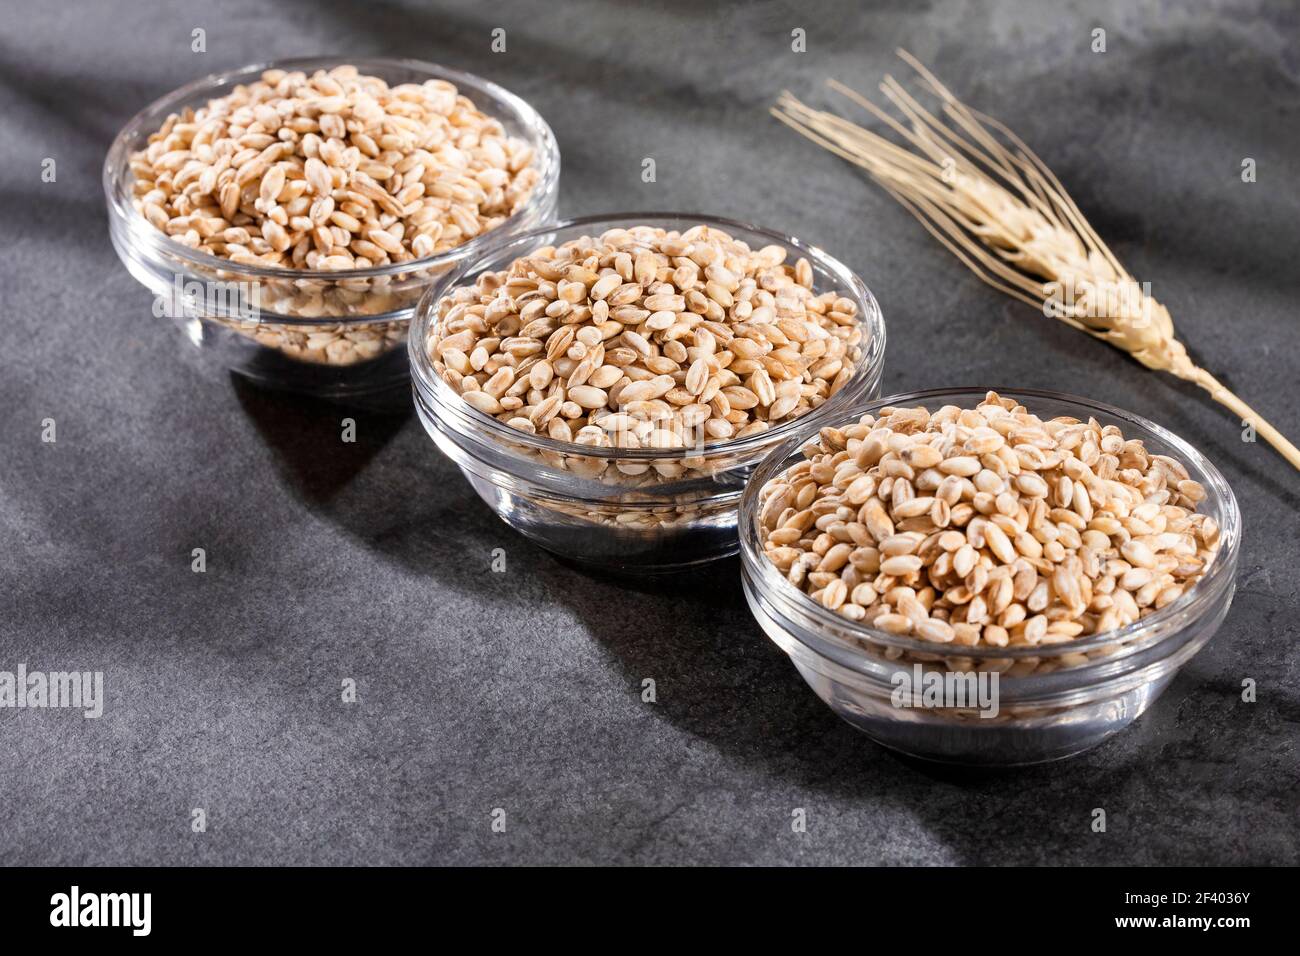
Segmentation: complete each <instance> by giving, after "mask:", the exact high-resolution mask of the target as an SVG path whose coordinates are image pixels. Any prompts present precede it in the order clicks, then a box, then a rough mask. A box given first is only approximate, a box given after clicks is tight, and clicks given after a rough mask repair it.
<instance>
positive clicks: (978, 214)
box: [772, 50, 1300, 469]
mask: <svg viewBox="0 0 1300 956" xmlns="http://www.w3.org/2000/svg"><path fill="white" fill-rule="evenodd" d="M898 55H899V56H900V57H901V58H902V59H903V60H904V61H905V62H906V63H907V64H908V65H910V66H911V67H912V68H913V69H914V70H915V71H916V72H917V74H918V76H919V77H920V79H921V83H922V85H923V86H924V87H925V88H927V89H928V90H929V91H930V93H932V94H933V95H934V96H935V97H937V98H938V100H939V101H940V104H941V110H940V112H941V113H942V117H939V116H936V115H934V113H932V112H930V111H929V110H927V109H926V108H925V107H924V106H922V105H921V103H920V102H919V101H918V100H916V99H915V98H914V97H913V96H912V95H911V94H910V93H908V92H907V91H906V90H905V89H904V88H903V86H902V85H901V84H900V83H899V82H898V81H897V80H895V79H894V78H893V77H892V76H886V77H885V79H884V81H883V82H882V83H881V84H880V90H881V92H882V93H883V94H884V95H885V97H886V98H887V99H889V101H890V102H891V103H892V104H893V105H894V107H895V108H896V109H897V110H898V112H899V113H901V114H902V119H901V120H900V119H899V118H898V117H896V116H894V115H891V114H890V113H887V112H885V111H884V110H882V109H881V108H880V107H878V106H876V105H875V104H874V103H872V102H871V101H870V100H867V99H866V98H865V97H863V96H861V95H860V94H858V93H855V92H854V91H853V90H851V89H849V88H848V87H845V86H843V85H842V84H840V83H837V82H836V81H834V80H831V81H830V82H829V85H830V87H831V88H832V89H833V90H835V91H836V92H837V93H840V94H842V95H843V96H845V97H847V98H848V99H850V100H852V101H853V102H854V103H856V104H857V105H858V106H860V107H862V108H863V109H865V110H867V111H868V112H869V113H871V114H872V115H873V116H875V117H876V118H877V119H879V120H880V121H881V122H883V123H884V124H885V125H887V126H888V127H889V128H890V129H891V130H893V131H894V132H895V133H896V134H898V136H899V137H901V138H902V139H903V140H904V141H905V143H906V145H900V144H899V143H897V142H895V141H893V140H891V139H887V138H885V137H883V136H880V135H878V134H876V133H873V132H871V131H869V130H867V129H864V128H863V127H861V126H859V125H857V124H856V123H852V122H850V121H849V120H846V119H844V118H842V117H840V116H837V115H835V114H834V113H826V112H822V111H819V110H814V109H811V108H810V107H808V106H805V105H804V104H803V103H801V102H800V101H799V100H798V99H796V98H795V97H794V96H793V95H791V94H790V93H789V92H788V91H787V92H784V93H782V94H781V97H780V99H779V101H778V103H777V105H776V107H775V108H773V109H772V114H773V115H774V116H775V117H776V118H777V119H779V120H781V122H783V123H785V124H786V125H788V126H790V127H791V128H792V129H794V130H795V131H796V132H798V133H800V134H802V135H803V136H806V137H807V138H808V139H810V140H812V141H813V142H814V143H817V144H818V145H819V146H822V147H823V148H825V149H827V150H829V151H830V152H832V153H834V154H835V155H837V156H840V157H842V158H844V159H846V160H848V161H849V162H851V163H853V164H854V165H856V166H860V167H861V168H863V169H865V170H866V171H867V172H868V173H869V174H870V175H871V177H872V178H873V179H875V180H876V182H877V183H879V184H880V185H881V186H882V187H884V189H885V190H886V191H887V192H888V193H889V194H890V195H891V196H893V197H894V198H895V199H897V200H898V201H899V202H900V203H902V204H903V206H904V207H906V208H907V210H908V211H909V212H911V213H912V214H913V215H914V216H916V218H917V219H919V220H920V221H921V224H922V225H924V226H925V228H926V229H927V230H928V231H929V232H930V234H931V235H933V236H934V237H935V238H936V239H938V240H939V241H940V242H941V243H943V244H944V246H945V247H947V248H948V250H949V251H951V252H952V253H953V255H955V256H956V257H957V258H958V259H960V260H961V261H962V263H964V264H965V265H966V266H967V268H969V269H970V270H971V271H972V272H974V273H975V274H976V275H977V276H979V278H980V279H982V280H983V281H984V282H986V283H988V284H989V285H991V286H993V287H994V288H995V289H999V290H1001V291H1003V292H1005V293H1007V294H1008V295H1012V296H1015V297H1016V298H1017V299H1020V300H1021V301H1023V302H1027V303H1028V304H1030V305H1032V306H1034V307H1035V308H1037V309H1041V310H1042V311H1043V312H1044V314H1046V315H1049V316H1053V317H1055V318H1059V319H1060V320H1061V321H1063V322H1065V323H1067V324H1069V325H1072V326H1074V327H1075V328H1077V329H1080V330H1082V331H1084V332H1087V333H1088V334H1089V335H1091V336H1093V337H1095V338H1099V339H1102V340H1103V341H1105V342H1109V343H1110V344H1111V345H1113V346H1115V347H1116V348H1120V349H1123V350H1124V351H1126V352H1128V353H1129V354H1130V355H1132V356H1133V358H1135V359H1137V361H1139V362H1141V363H1142V364H1143V365H1145V366H1146V367H1147V368H1151V369H1156V370H1158V371H1163V372H1170V373H1171V374H1173V375H1176V376H1178V377H1179V378H1181V379H1184V380H1186V381H1189V382H1193V383H1195V384H1196V385H1199V386H1200V387H1201V388H1203V389H1205V390H1206V391H1207V392H1209V393H1210V396H1211V397H1212V398H1213V399H1214V400H1215V401H1216V402H1218V403H1220V404H1221V405H1224V406H1225V407H1227V408H1229V409H1231V410H1232V411H1233V412H1234V413H1236V414H1237V415H1239V416H1241V418H1242V420H1243V421H1245V422H1248V423H1250V424H1252V425H1253V426H1254V428H1255V430H1256V432H1257V433H1258V434H1259V435H1261V436H1262V437H1263V438H1264V439H1265V440H1266V441H1267V442H1268V443H1269V444H1270V445H1272V446H1273V447H1274V448H1276V449H1277V450H1278V452H1280V453H1281V454H1282V456H1283V457H1284V458H1286V460H1287V461H1288V462H1290V463H1291V465H1292V466H1293V467H1295V468H1296V469H1300V450H1298V449H1297V448H1296V447H1295V445H1293V444H1291V442H1289V441H1288V440H1287V439H1286V438H1285V437H1284V436H1283V435H1282V434H1281V433H1280V432H1279V431H1278V430H1277V429H1276V428H1274V427H1273V426H1272V425H1270V424H1269V423H1268V422H1267V421H1265V420H1264V418H1263V417H1262V416H1260V415H1259V414H1258V413H1257V412H1256V411H1255V410H1254V409H1252V408H1251V407H1250V406H1249V405H1247V404H1246V403H1245V402H1243V401H1242V400H1241V399H1240V398H1238V397H1237V396H1236V395H1235V394H1233V393H1232V392H1231V391H1229V390H1228V389H1227V388H1225V387H1224V386H1223V384H1222V383H1220V382H1219V381H1218V380H1217V379H1216V378H1215V377H1214V376H1213V375H1211V374H1210V373H1209V372H1207V371H1206V370H1205V369H1203V368H1199V367H1198V366H1197V365H1196V364H1195V363H1193V362H1192V360H1191V359H1190V358H1189V357H1188V355H1187V350H1186V349H1185V348H1184V346H1183V344H1182V343H1181V342H1179V341H1178V339H1177V338H1176V337H1175V334H1174V325H1173V320H1172V319H1171V318H1170V316H1169V312H1168V310H1167V309H1166V308H1165V307H1164V306H1163V305H1161V304H1160V303H1159V302H1157V301H1156V300H1155V299H1154V298H1152V297H1151V296H1150V295H1149V294H1148V293H1147V291H1146V289H1145V288H1144V287H1143V286H1141V285H1139V284H1138V283H1137V281H1136V280H1135V279H1134V278H1133V277H1132V276H1131V275H1130V274H1129V273H1128V271H1127V270H1125V268H1124V267H1123V266H1122V265H1121V264H1120V263H1119V260H1117V259H1116V258H1115V256H1114V254H1113V253H1112V252H1111V251H1110V249H1109V248H1108V247H1107V246H1106V244H1105V243H1104V242H1103V241H1102V240H1101V237H1100V236H1098V235H1097V233H1096V231H1095V230H1094V229H1093V228H1092V226H1090V225H1089V224H1088V221H1087V220H1086V219H1085V218H1084V216H1083V213H1082V212H1080V211H1079V207H1078V206H1077V205H1076V204H1075V202H1074V200H1073V199H1071V198H1070V196H1069V194H1068V193H1067V192H1066V191H1065V187H1063V186H1062V185H1061V183H1060V181H1059V180H1058V179H1057V178H1056V176H1055V175H1054V174H1053V173H1052V171H1051V170H1050V169H1048V168H1047V165H1046V164H1045V163H1044V162H1043V161H1042V160H1041V159H1039V158H1038V156H1036V155H1035V154H1034V152H1033V151H1032V150H1031V149H1030V148H1029V147H1028V146H1026V145H1025V144H1024V142H1023V141H1022V140H1021V139H1020V138H1019V137H1018V136H1016V135H1015V133H1013V132H1012V131H1011V130H1009V129H1008V128H1007V127H1006V126H1004V125H1002V124H1001V123H999V122H998V121H997V120H995V119H993V118H991V117H989V116H986V115H984V114H983V113H980V112H978V111H976V110H973V109H971V108H970V107H968V106H966V105H965V104H963V103H961V102H960V101H959V100H958V99H957V98H956V97H955V96H953V94H952V92H951V91H950V90H948V88H947V87H945V86H944V85H943V84H942V83H940V82H939V80H938V79H937V78H936V77H935V76H934V74H932V73H931V72H930V71H929V70H928V69H926V67H925V66H923V65H922V64H921V63H920V62H919V61H918V60H916V58H915V57H913V56H912V55H911V54H909V53H908V52H906V51H905V50H899V51H898Z"/></svg>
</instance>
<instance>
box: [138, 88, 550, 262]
mask: <svg viewBox="0 0 1300 956" xmlns="http://www.w3.org/2000/svg"><path fill="white" fill-rule="evenodd" d="M531 163H532V149H531V147H530V146H529V145H528V144H527V143H525V142H523V141H520V140H517V139H513V138H510V137H508V136H507V135H506V133H505V131H504V129H503V128H502V126H501V123H500V122H499V121H497V120H495V119H493V118H491V117H489V116H485V115H484V114H483V113H481V112H480V111H479V110H478V109H477V108H475V106H474V104H473V103H471V102H470V101H469V100H468V99H467V98H465V97H464V96H461V95H459V94H458V93H457V90H456V87H455V86H453V85H452V84H451V83H448V82H446V81H443V80H429V81H427V82H425V83H422V84H414V83H406V84H401V85H398V86H391V87H390V86H389V85H388V84H387V83H386V82H384V81H383V80H381V79H379V78H377V77H373V76H365V75H362V74H361V73H359V72H358V71H357V69H356V67H353V66H338V67H335V68H334V69H331V70H328V71H326V70H318V71H317V72H315V73H313V74H312V75H311V76H308V75H306V74H305V73H302V72H286V71H285V70H267V71H266V72H265V73H263V74H262V78H261V80H259V81H258V82H255V83H251V84H249V85H247V86H243V85H241V86H237V87H235V88H234V90H232V91H231V92H230V93H228V94H226V95H225V96H222V97H219V98H217V99H213V100H210V101H209V102H208V104H207V105H206V106H203V107H200V108H199V109H198V110H191V109H186V110H185V111H184V112H183V113H180V114H172V115H171V116H169V117H168V118H167V120H166V121H165V122H164V123H163V125H162V128H161V129H159V130H158V131H157V132H156V133H154V134H153V135H152V136H150V137H149V145H148V146H147V147H146V148H145V149H144V150H142V151H140V152H139V153H136V154H135V155H134V156H133V157H132V158H131V171H132V173H133V175H134V177H135V187H134V189H135V204H136V208H137V209H139V211H140V212H141V213H142V214H143V215H144V216H145V217H146V218H147V219H148V220H149V222H151V223H153V224H154V225H155V226H157V227H158V228H159V229H161V230H162V231H163V232H165V233H167V234H168V235H169V236H172V237H173V238H175V239H177V240H179V241H180V242H182V243H184V244H185V245H187V246H190V247H192V248H194V249H199V250H202V251H204V252H209V253H212V254H213V255H216V256H221V257H223V258H227V259H230V260H231V261H232V262H237V263H240V264H244V265H252V266H274V267H281V268H291V269H305V270H323V271H332V270H340V269H364V268H369V267H371V266H382V265H387V264H390V263H400V262H406V261H408V260H412V259H420V258H423V257H426V256H431V255H435V254H438V253H441V252H444V251H446V250H448V249H451V248H453V247H455V246H458V245H460V244H461V243H464V242H467V241H468V240H470V239H472V238H473V237H475V236H477V235H479V234H480V233H482V232H485V231H487V230H489V229H492V228H494V227H495V226H497V225H499V224H500V223H501V222H502V221H503V220H504V219H505V218H506V217H508V216H509V215H510V214H511V213H512V212H514V211H515V210H516V209H518V208H519V206H520V205H521V204H522V203H523V202H524V200H525V199H526V198H527V196H528V194H529V192H530V190H531V189H532V188H533V186H534V185H535V184H536V181H537V176H538V174H537V171H536V170H535V169H534V168H533V167H532V166H531Z"/></svg>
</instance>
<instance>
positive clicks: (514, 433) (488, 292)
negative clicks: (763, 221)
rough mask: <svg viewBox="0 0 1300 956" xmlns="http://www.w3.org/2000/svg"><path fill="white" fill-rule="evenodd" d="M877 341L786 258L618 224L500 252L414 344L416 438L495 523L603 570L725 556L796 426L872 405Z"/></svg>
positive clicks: (687, 220)
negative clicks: (747, 503)
mask: <svg viewBox="0 0 1300 956" xmlns="http://www.w3.org/2000/svg"><path fill="white" fill-rule="evenodd" d="M884 344H885V343H884V323H883V321H882V319H881V317H880V311H879V309H878V307H877V306H876V303H875V300H874V299H873V298H872V296H871V294H870V292H868V291H867V289H866V287H865V286H864V285H863V283H862V281H861V280H860V279H859V278H858V277H857V276H856V275H854V274H853V273H852V272H851V271H850V270H848V269H847V268H846V267H845V266H843V265H842V264H841V263H839V262H837V261H836V260H834V259H832V258H831V257H830V256H828V255H826V254H825V253H824V252H822V251H820V250H818V249H816V248H814V247H811V246H809V245H807V244H806V243H803V242H801V241H800V240H798V239H795V238H792V237H788V236H783V235H781V234H779V233H775V232H771V231H768V230H763V229H760V228H758V227H755V226H750V225H746V224H743V223H739V222H733V221H729V220H722V219H717V218H714V217H706V216H700V215H693V214H635V213H627V214H618V215H612V216H601V217H593V218H589V219H581V220H573V221H570V222H565V223H560V224H558V225H556V226H551V227H543V228H541V229H538V230H535V231H533V232H532V233H529V234H526V235H522V236H519V237H515V238H512V239H509V240H506V241H504V242H503V243H501V244H499V245H498V246H497V247H496V248H494V249H492V250H491V251H489V252H487V253H486V254H485V255H484V257H483V258H482V259H481V260H479V261H476V262H474V263H467V264H466V266H465V268H464V269H462V270H461V271H459V272H457V273H456V274H454V275H451V276H448V277H447V278H446V279H445V280H444V281H443V282H442V283H440V284H439V285H438V286H436V287H434V288H433V289H431V290H430V291H429V293H428V294H427V295H426V296H425V299H424V301H423V302H422V303H421V305H420V308H419V310H418V313H417V316H416V322H415V325H414V327H413V329H412V339H411V359H412V369H413V375H414V383H415V393H416V406H417V409H418V411H419V413H420V416H421V420H422V421H423V423H424V425H425V427H426V429H427V430H428V432H429V434H430V436H431V437H432V438H433V439H434V441H435V442H436V443H437V444H438V446H439V447H440V448H441V449H442V450H443V451H444V452H445V453H446V454H447V455H449V456H450V457H451V458H452V459H453V460H454V461H455V462H456V463H457V464H458V465H459V466H460V468H461V470H462V471H463V472H464V473H465V475H466V477H467V478H468V479H469V481H470V483H471V484H472V485H473V486H474V488H475V489H476V490H477V491H478V493H479V494H480V496H481V497H483V499H484V500H485V501H487V502H488V503H489V504H490V505H491V506H492V507H493V509H494V510H495V511H496V512H497V513H498V514H499V515H500V516H501V517H502V518H503V519H504V520H506V521H507V522H509V523H510V524H511V525H513V526H514V527H516V528H517V529H519V530H520V531H522V532H523V533H525V534H527V535H529V536H531V537H533V538H534V539H535V540H537V541H539V542H540V543H541V544H542V545H544V546H545V547H547V548H550V549H551V550H554V551H556V552H559V553H561V554H564V555H567V556H570V557H572V558H574V559H576V560H579V561H584V562H587V563H592V564H597V565H599V566H601V567H606V568H610V567H612V568H620V569H624V570H629V571H659V570H668V569H673V568H680V567H683V566H689V565H692V564H697V563H700V562H704V561H710V560H714V559H716V558H719V557H723V556H725V555H727V554H731V553H734V552H735V550H736V547H737V544H736V535H735V528H736V506H737V503H738V501H739V497H740V493H741V490H742V489H743V486H744V480H745V477H746V476H747V475H748V473H749V471H750V470H752V468H753V466H754V465H755V464H756V463H757V461H758V460H759V459H761V458H762V456H763V455H764V454H765V453H766V452H767V450H768V449H770V448H771V447H773V445H774V444H776V443H779V442H780V441H781V440H782V439H783V437H784V436H785V435H786V433H787V432H788V430H789V429H790V428H791V427H792V426H793V425H794V424H795V423H796V422H800V421H806V420H814V421H815V420H822V419H825V418H826V417H827V416H833V415H835V414H836V412H837V411H838V410H840V409H844V408H847V407H849V406H850V405H851V404H852V403H853V402H855V401H862V400H864V399H866V398H869V397H870V396H872V395H873V394H875V391H876V389H877V388H878V387H879V382H880V375H881V371H882V366H883V359H884Z"/></svg>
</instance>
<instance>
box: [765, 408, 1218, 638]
mask: <svg viewBox="0 0 1300 956" xmlns="http://www.w3.org/2000/svg"><path fill="white" fill-rule="evenodd" d="M995 438H996V439H997V440H996V441H995V440H994V439H995ZM804 455H805V460H804V461H802V462H800V463H798V464H796V465H793V466H792V467H790V468H788V469H787V470H786V471H784V472H783V473H781V474H780V475H778V476H776V477H775V478H773V479H772V480H770V481H769V482H768V483H767V485H766V486H764V488H763V489H762V491H761V493H760V512H759V514H760V519H759V520H760V524H761V533H762V535H763V538H764V542H765V544H764V551H765V553H766V556H767V558H768V560H769V561H771V562H772V564H773V565H775V567H776V568H777V569H778V570H779V571H780V572H781V573H782V574H784V575H785V576H786V577H787V578H788V579H789V581H790V582H791V583H792V584H794V585H795V586H796V587H798V588H800V589H801V590H803V591H805V592H806V593H808V594H809V595H810V596H811V597H812V599H813V600H815V601H817V602H818V603H820V604H821V605H822V606H824V607H827V608H830V609H831V610H834V611H836V612H837V613H839V614H841V615H843V616H845V617H847V618H849V619H851V620H854V621H860V622H862V623H863V624H865V625H868V626H871V627H876V628H879V629H881V630H884V631H888V632H890V633H893V634H902V635H911V636H915V637H919V638H921V639H923V640H927V641H933V642H936V643H944V644H947V643H955V644H960V645H966V646H984V647H1007V646H1013V647H1014V646H1034V645H1040V644H1043V645H1046V644H1054V643H1059V642H1063V641H1071V640H1074V639H1076V638H1079V637H1087V636H1089V635H1092V634H1099V633H1103V632H1106V631H1111V630H1114V629H1116V628H1119V627H1123V626H1125V625H1128V624H1132V623H1134V622H1135V621H1138V620H1140V619H1141V618H1143V617H1145V616H1147V615H1148V614H1151V613H1153V612H1155V611H1156V610H1157V609H1159V608H1162V607H1165V606H1167V605H1168V604H1169V603H1171V602H1172V601H1174V600H1177V598H1178V597H1180V596H1181V595H1182V594H1183V593H1184V592H1185V591H1187V590H1188V589H1189V588H1191V587H1192V586H1193V585H1194V584H1195V583H1196V581H1197V580H1198V579H1199V578H1200V577H1201V576H1202V575H1203V574H1204V573H1205V571H1206V569H1207V568H1208V566H1209V565H1210V562H1211V561H1213V560H1214V556H1215V553H1216V551H1217V549H1218V546H1219V529H1218V526H1217V525H1216V524H1215V522H1214V520H1213V519H1212V518H1211V517H1210V516H1208V515H1205V514H1199V513H1197V511H1196V506H1197V504H1198V503H1199V502H1200V501H1202V500H1203V499H1204V497H1205V490H1204V488H1202V487H1201V486H1200V485H1199V484H1198V483H1197V482H1195V481H1192V480H1191V479H1190V478H1189V476H1188V474H1187V470H1186V469H1185V468H1184V467H1183V466H1182V465H1181V464H1180V463H1179V462H1177V461H1174V460H1173V459H1171V458H1168V457H1166V456H1163V455H1155V454H1151V453H1150V452H1148V451H1147V449H1146V448H1145V447H1144V445H1143V443H1142V442H1141V441H1140V440H1136V439H1127V440H1126V439H1125V438H1124V436H1123V434H1122V433H1121V432H1120V430H1119V428H1117V427H1116V426H1114V425H1105V426H1103V425H1101V424H1099V423H1098V422H1096V421H1094V420H1089V421H1086V422H1083V421H1078V420H1077V419H1073V418H1064V417H1061V418H1053V419H1050V420H1043V419H1040V418H1038V417H1037V416H1035V415H1033V414H1031V413H1030V412H1029V411H1028V410H1027V409H1025V408H1024V407H1023V406H1021V405H1018V404H1017V403H1016V402H1015V401H1014V400H1012V399H1009V398H1002V397H1000V396H999V395H997V394H996V393H994V392H989V393H988V394H987V395H986V396H985V398H984V401H983V402H982V403H980V404H979V405H978V406H976V407H975V408H968V409H962V408H958V407H957V406H954V405H946V406H944V407H943V408H941V409H939V410H938V411H937V412H935V413H934V414H933V415H931V414H930V412H929V411H928V410H926V409H925V408H894V407H887V408H883V409H881V410H880V412H879V415H878V416H877V417H873V416H871V415H867V416H864V417H863V418H862V419H861V420H859V421H858V422H856V423H854V424H851V425H849V426H847V427H845V428H842V429H836V428H823V429H822V430H821V432H820V434H819V436H818V439H817V441H816V442H814V443H813V444H811V445H809V446H807V447H806V448H805V449H804ZM932 501H933V502H935V503H936V504H943V505H944V506H945V507H944V508H935V507H930V506H929V503H930V502H932ZM846 542H852V544H851V545H850V544H848V543H846ZM845 549H847V550H845ZM832 554H834V555H835V559H834V561H833V562H830V563H828V559H829V558H831V555H832ZM810 568H811V569H813V570H812V572H811V573H809V569H810Z"/></svg>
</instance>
